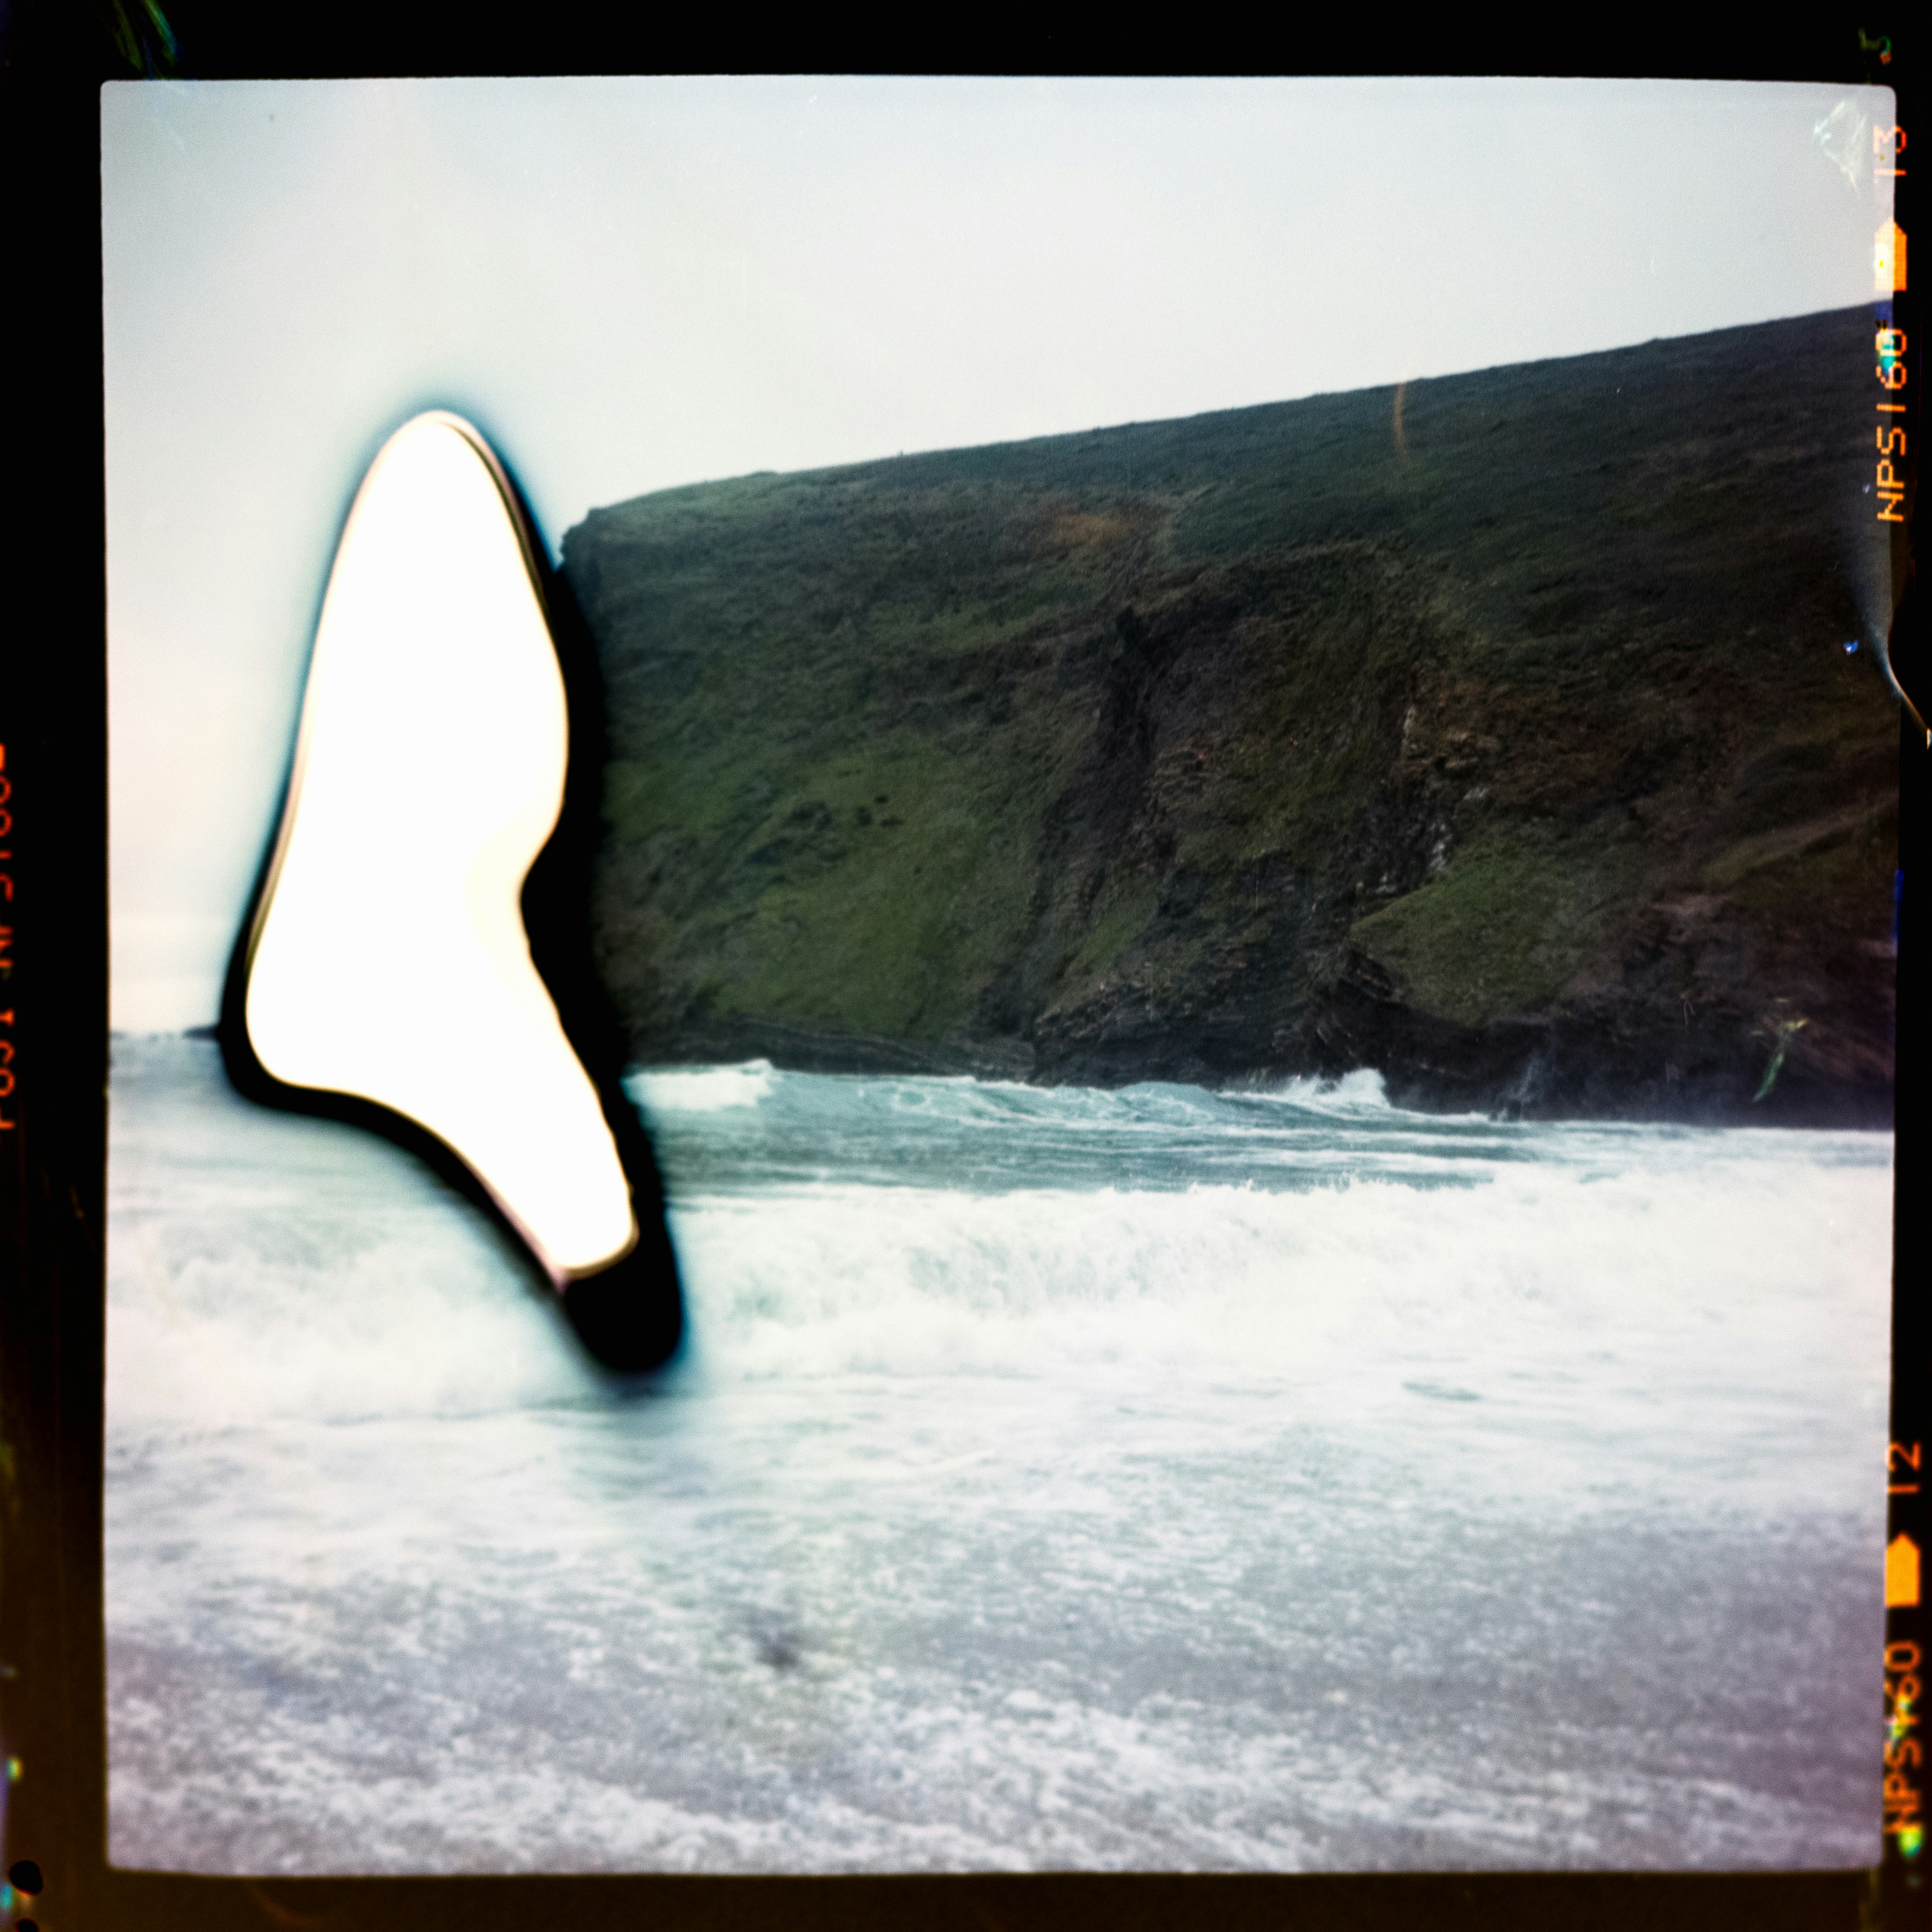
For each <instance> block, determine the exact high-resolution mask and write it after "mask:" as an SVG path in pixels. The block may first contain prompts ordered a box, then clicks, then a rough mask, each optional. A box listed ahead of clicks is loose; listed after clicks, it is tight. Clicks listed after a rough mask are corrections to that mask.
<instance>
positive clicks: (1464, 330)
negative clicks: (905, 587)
mask: <svg viewBox="0 0 1932 1932" xmlns="http://www.w3.org/2000/svg"><path fill="white" fill-rule="evenodd" d="M1891 98H1892V97H1891V95H1889V93H1887V92H1860V91H1857V90H1852V91H1849V92H1848V91H1847V90H1846V89H1842V88H1829V89H1828V88H1818V87H1811V86H1784V85H1777V86H1770V85H1755V84H1751V85H1746V84H1729V83H1687V82H1643V83H1637V82H1598V81H1585V82H1550V81H1500V80H1499V81H1442V80H1417V81H1388V80H1371V81H1349V80H1344V81H1322V82H1313V81H1244V80H1222V81H1184V82H1159V81H1118V80H1097V81H1085V82H1080V81H1064V80H1052V81H1032V82H1028V81H1010V80H962V81H941V80H876V79H860V80H849V79H848V80H792V79H781V80H545V81H529V80H519V81H485V80H449V81H380V82H362V81H351V82H329V81H303V82H286V83H116V84H113V85H110V86H108V87H107V88H106V89H104V90H103V95H102V110H101V112H102V124H101V148H102V192H103V248H104V270H105V278H106V295H105V300H106V368H105V382H106V397H107V508H108V588H109V633H110V645H109V680H110V746H111V751H110V810H111V813H112V827H113V829H112V844H111V850H110V860H111V868H112V873H111V876H112V892H113V927H112V933H113V1003H114V1004H113V1015H114V1024H115V1025H117V1026H119V1027H124V1028H137V1029H138V1028H173V1027H180V1026H187V1025H196V1024H198V1023H199V1022H204V1021H207V1020H209V1019H212V1018H213V1017H214V1011H215V1007H216V1002H217V997H218V992H219V986H220V974H221V971H222V969H223V965H224V964H225V961H226V953H227V950H228V948H229V946H230V944H232V943H233V938H234V934H235V929H236V925H237V923H238V922H239V919H240V916H241V914H242V910H243V907H244V904H245V900H246V898H247V895H248V888H249V886H250V884H251V882H252V880H253V876H254V870H255V868H256V866H257V864H258V862H259V861H260V856H261V852H262V849H263V841H265V839H266V838H267V836H268V835H269V832H270V830H271V829H272V827H271V825H270V823H269V820H270V817H271V815H272V812H273V810H274V805H275V796H276V791H277V788H278V785H279V784H280V781H281V775H282V772H283V769H284V765H285V763H286V762H287V756H288V751H289V747H290V742H291V739H292V736H293V728H294V724H295V719H296V711H297V708H298V706H299V702H300V697H301V685H302V673H303V667H304V664H305V658H306V654H307V652H308V646H309V643H310V641H311V631H312V629H313V626H314V619H315V615H316V611H317V604H318V602H319V599H320V595H321V591H322V588H323V582H324V580H325V578H326V574H327V571H328V568H329V552H330V547H331V545H332V543H333V541H334V539H335V534H336V532H337V529H338V526H339V524H340V522H341V517H342V515H343V514H344V511H345V510H346V508H347V504H348V502H349V499H350V497H351V496H353V493H354V491H355V489H356V484H357V482H358V481H359V478H360V476H361V473H362V469H363V468H364V466H365V465H366V463H368V460H369V458H370V457H371V456H372V455H374V452H375V450H376V449H377V446H379V445H380V443H381V441H382V440H383V437H385V436H386V434H388V433H389V431H391V430H392V429H393V428H395V426H396V425H398V423H399V422H402V421H403V420H404V419H406V418H407V417H408V416H410V415H412V414H413V413H415V412H416V411H417V410H421V409H425V408H428V407H446V408H452V409H455V410H458V411H460V412H461V413H463V414H464V415H466V416H469V418H470V419H472V421H474V422H475V423H477V425H478V427H479V428H481V429H482V430H483V431H484V432H485V434H487V435H488V436H489V437H490V438H491V439H492V440H493V442H494V443H496V446H497V448H498V449H499V451H500V452H501V453H502V455H503V457H504V458H505V460H506V461H507V462H508V464H509V465H510V466H511V469H512V470H513V471H514V472H515V473H516V475H517V478H518V479H519V481H520V482H521V483H522V484H523V487H524V489H525V490H526V493H528V495H529V499H530V502H531V504H532V508H533V509H534V510H535V514H536V515H537V517H538V520H539V522H540V523H541V526H542V529H543V532H544V536H545V538H546V539H547V541H548V542H549V543H550V547H551V549H552V551H553V553H554V552H555V550H556V547H557V545H558V544H559V541H560V539H561V538H562V535H563V532H565V529H568V527H569V526H571V524H572V523H574V522H576V521H577V520H578V519H580V517H582V516H583V513H584V511H586V509H588V508H591V507H592V506H593V505H601V504H605V503H610V502H617V501H619V500H621V499H623V498H625V497H627V496H635V495H637V494H639V493H641V492H643V491H645V490H655V489H661V488H664V487H667V486H669V485H671V484H679V483H685V482H690V481H695V480H698V479H700V478H711V477H719V476H729V475H741V474H742V473H744V472H746V471H748V470H752V469H798V468H805V467H811V466H817V465H820V464H824V463H841V462H847V461H856V460H862V459H865V458H871V457H876V456H879V455H886V454H889V453H891V452H895V451H898V450H916V449H944V448H950V447H956V446H962V445H969V444H974V443H989V442H998V441H1003V440H1008V439H1011V438H1015V437H1029V436H1037V435H1043V434H1051V433H1054V432H1057V431H1067V430H1074V429H1082V428H1090V427H1093V426H1094V425H1102V424H1107V423H1113V422H1128V421H1141V422H1145V421H1149V420H1152V419H1158V418H1161V417H1164V416H1182V415H1188V414H1192V413H1195V412H1197V411H1200V410H1215V409H1225V408H1229V407H1238V406H1240V405H1242V404H1250V403H1261V402H1268V401H1277V400H1280V399H1283V398H1291V397H1295V396H1303V395H1313V394H1316V393H1319V392H1322V391H1328V390H1337V389H1358V388H1363V387H1367V386H1375V385H1379V384H1383V383H1394V382H1397V381H1400V380H1408V379H1413V378H1417V377H1427V376H1433V375H1442V374H1450V373H1451V372H1454V371H1461V370H1467V369H1476V368H1489V367H1493V366H1494V365H1497V364H1500V363H1507V362H1524V361H1529V360H1532V359H1538V358H1541V357H1544V356H1569V355H1576V354H1579V353H1584V352H1586V351H1589V350H1598V349H1607V348H1612V347H1617V346H1619V345H1621V344H1627V343H1632V342H1640V341H1647V340H1649V339H1650V338H1652V337H1656V336H1670V335H1688V334H1691V333H1694V332H1698V331H1700V330H1705V329H1719V328H1724V327H1728V326H1732V325H1734V324H1737V323H1748V322H1758V321H1764V320H1771V319H1773V318H1775V317H1782V316H1792V315H1802V314H1811V313H1814V312H1815V311H1818V310H1820V309H1826V308H1842V307H1846V306H1849V305H1852V304H1853V303H1855V302H1861V301H1863V300H1867V299H1869V298H1870V293H1871V276H1872V269H1871V256H1872V234H1873V228H1874V227H1875V226H1876V222H1877V220H1879V217H1880V216H1881V215H1882V214H1883V213H1884V212H1885V210H1884V209H1882V208H1879V205H1878V204H1877V203H1876V202H1875V201H1874V200H1873V191H1872V189H1871V187H1870V183H1869V177H1868V175H1864V173H1863V172H1861V171H1860V170H1858V169H1857V168H1856V167H1855V166H1850V167H1847V166H1843V165H1841V160H1842V159H1843V157H1847V156H1851V155H1853V154H1854V147H1853V146H1848V145H1847V140H1848V139H1849V137H1851V136H1857V137H1858V138H1861V139H1863V140H1864V144H1865V145H1866V146H1867V148H1868V146H1869V136H1868V134H1864V133H1862V130H1860V129H1858V127H1856V126H1855V123H1857V122H1858V121H1859V120H1860V119H1862V121H1864V122H1866V123H1869V122H1870V121H1873V120H1879V121H1885V120H1888V119H1889V118H1890V114H1891ZM1846 101H1849V104H1850V107H1849V111H1848V112H1846V113H1841V115H1839V116H1838V120H1837V121H1835V122H1832V123H1830V124H1829V126H1828V127H1827V130H1826V133H1825V134H1824V135H1823V137H1822V138H1821V136H1820V124H1821V123H1824V122H1827V121H1828V117H1829V116H1830V115H1832V112H1833V110H1835V108H1838V107H1839V106H1840V104H1841V103H1843V102H1846ZM1835 153H1836V154H1838V156H1839V157H1841V160H1835V158H1834V154H1835ZM1867 165H1868V163H1867ZM1854 173H1858V175H1859V178H1858V180H1857V181H1854V180H1853V178H1852V175H1853V174H1854Z"/></svg>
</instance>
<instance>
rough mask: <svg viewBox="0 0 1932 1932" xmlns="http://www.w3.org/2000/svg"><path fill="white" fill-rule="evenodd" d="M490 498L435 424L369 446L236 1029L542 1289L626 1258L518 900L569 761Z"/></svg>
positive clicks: (583, 1098)
mask: <svg viewBox="0 0 1932 1932" xmlns="http://www.w3.org/2000/svg"><path fill="white" fill-rule="evenodd" d="M525 546H526V537H525V535H524V532H523V524H522V522H521V520H520V517H519V514H518V513H517V510H516V508H515V507H514V498H513V497H512V496H511V492H510V490H509V487H508V483H507V481H506V480H505V478H504V477H503V475H502V472H501V470H500V469H499V467H498V466H497V464H496V459H495V458H494V457H493V455H491V453H490V449H489V448H488V446H487V445H486V444H485V443H484V441H483V440H482V438H481V437H480V436H478V434H477V433H476V432H475V431H474V430H473V429H472V428H470V427H469V425H468V424H466V423H465V422H461V421H460V419H458V418H456V417H455V416H446V415H444V414H442V413H434V414H431V415H428V416H418V417H417V418H416V419H415V420H414V421H413V422H409V423H407V424H405V425H404V427H403V428H401V429H400V430H398V431H397V432H396V434H395V435H394V436H393V437H391V438H390V439H389V441H388V442H387V443H386V444H385V445H384V446H383V449H382V451H381V453H380V455H378V456H377V458H376V460H375V462H374V463H373V464H372V465H371V467H370V470H369V473H368V476H367V477H366V478H365V479H364V481H363V484H362V489H361V490H360V491H359V493H358V494H357V496H356V502H355V506H354V508H353V509H352V510H351V511H350V515H349V522H348V526H347V529H345V530H344V532H343V535H342V542H341V547H339V548H338V550H337V552H336V556H335V568H334V569H333V571H332V572H331V574H330V576H329V592H328V595H327V596H326V598H325V599H324V601H323V610H322V622H321V624H320V627H319V628H318V630H317V634H316V641H315V652H314V657H313V658H312V659H311V663H310V667H309V674H308V692H307V694H306V696H305V699H304V700H303V706H302V732H301V736H300V739H299V742H298V743H297V746H296V760H295V768H294V772H293V778H292V779H291V781H290V790H289V799H288V803H287V807H286V808H285V809H284V814H283V818H282V824H281V832H280V835H279V838H278V844H277V848H276V851H275V856H274V859H273V860H272V864H271V869H270V874H269V884H268V889H267V891H266V892H265V894H264V895H263V901H262V907H261V910H260V913H259V914H258V916H257V921H256V925H255V929H254V934H253V935H252V941H253V944H252V951H251V959H250V962H249V968H248V986H247V993H246V998H245V1007H244V1011H245V1016H246V1020H247V1025H248V1037H249V1040H250V1042H251V1044H252V1046H254V1051H255V1053H256V1055H257V1058H259V1059H260V1061H261V1063H262V1064H263V1067H265V1068H266V1070H268V1071H269V1073H271V1074H272V1075H273V1076H275V1078H276V1079H278V1080H281V1081H283V1082H287V1084H288V1085H290V1086H293V1087H305V1088H321V1089H323V1090H326V1091H331V1092H335V1093H341V1094H356V1095H359V1096H360V1097H362V1098H363V1099H365V1100H374V1101H376V1102H378V1103H380V1104H381V1105H383V1106H386V1107H389V1108H392V1109H394V1110H395V1112H398V1113H400V1114H403V1115H407V1116H408V1118H410V1119H411V1120H413V1121H416V1122H417V1123H418V1124H419V1125H421V1126H422V1127H427V1128H428V1130H430V1132H431V1133H434V1134H435V1135H436V1136H437V1137H438V1138H439V1139H441V1140H442V1141H443V1142H445V1143H446V1145H448V1146H449V1147H450V1148H452V1149H453V1150H454V1151H455V1152H456V1153H457V1154H458V1155H459V1156H460V1157H461V1158H462V1159H463V1160H464V1161H465V1162H466V1163H468V1165H469V1168H470V1169H471V1171H472V1172H473V1173H474V1174H475V1175H476V1177H477V1178H478V1179H479V1180H480V1181H481V1182H482V1183H483V1184H484V1186H485V1187H487V1189H488V1190H489V1191H490V1194H491V1195H492V1196H493V1197H494V1199H496V1202H497V1204H498V1205H499V1206H500V1207H501V1208H502V1211H503V1212H504V1213H505V1215H506V1216H507V1217H508V1218H509V1220H510V1221H511V1223H512V1225H513V1226H515V1227H516V1228H517V1230H518V1231H519V1232H520V1233H521V1234H522V1235H523V1237H524V1238H525V1239H526V1241H528V1242H529V1245H530V1247H531V1248H532V1250H533V1251H534V1252H535V1253H536V1255H537V1256H538V1257H539V1258H540V1259H541V1260H542V1261H543V1262H544V1264H545V1265H546V1266H547V1268H548V1269H549V1271H550V1275H551V1277H552V1279H553V1281H554V1282H555V1283H556V1285H557V1286H559V1288H561V1287H562V1286H564V1285H565V1283H567V1282H568V1281H569V1280H571V1279H572V1278H574V1277H577V1276H580V1275H583V1274H592V1273H594V1272H595V1271H597V1270H598V1269H599V1268H603V1267H605V1266H607V1265H609V1264H610V1262H613V1261H615V1260H616V1259H618V1258H619V1256H622V1254H623V1253H625V1251H626V1250H628V1249H629V1248H630V1247H631V1246H632V1245H633V1244H634V1243H635V1241H636V1240H637V1226H636V1223H635V1222H634V1220H633V1218H632V1216H631V1202H630V1190H629V1187H628V1184H627V1183H626V1181H625V1175H624V1171H623V1167H622V1163H620V1161H619V1158H618V1155H617V1150H616V1145H615V1143H614V1142H613V1140H612V1139H611V1136H610V1129H609V1127H608V1126H607V1124H605V1121H604V1115H603V1110H602V1109H601V1106H600V1105H599V1103H598V1097H597V1094H596V1090H595V1088H594V1087H593V1086H592V1084H591V1082H590V1079H589V1076H588V1075H587V1074H586V1073H585V1072H584V1070H583V1067H582V1065H581V1064H580V1062H579V1061H578V1060H577V1055H576V1054H575V1053H574V1051H573V1050H572V1049H571V1045H570V1043H569V1042H568V1040H567V1039H566V1038H565V1036H564V1032H563V1029H562V1025H561V1024H560V1023H559V1020H558V1018H557V1013H556V1007H555V1006H554V1004H553V1003H552V1001H551V1000H550V995H549V992H547V989H545V987H544V984H543V982H542V981H541V980H540V979H539V978H538V976H537V971H536V968H535V966H534V965H532V963H531V960H530V950H529V940H528V939H527V938H526V935H525V934H524V931H523V915H522V912H521V909H520V904H519V895H520V893H521V892H522V889H523V880H524V877H525V875H526V874H527V873H528V872H529V868H530V864H531V862H532V859H535V856H536V855H537V853H538V851H539V850H541V848H542V846H543V844H544V841H545V839H547V838H548V837H549V835H550V831H551V829H552V828H553V826H555V824H556V820H557V815H558V813H559V810H560V809H561V808H562V799H563V784H564V770H565V764H566V763H567V761H568V756H569V742H568V736H569V733H568V715H567V712H566V710H565V700H564V688H563V678H562V672H561V671H560V670H559V667H558V664H557V659H556V649H555V646H553V643H552V642H551V640H550V628H549V625H548V624H547V622H546V621H545V619H544V611H543V606H542V603H541V598H540V595H539V593H538V588H537V581H536V578H535V574H534V570H533V565H532V558H531V556H530V554H529V551H528V550H526V547H525Z"/></svg>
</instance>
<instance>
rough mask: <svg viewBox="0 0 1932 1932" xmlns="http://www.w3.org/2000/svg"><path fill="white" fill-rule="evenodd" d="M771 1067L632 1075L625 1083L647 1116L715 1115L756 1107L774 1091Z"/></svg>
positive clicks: (755, 1063)
mask: <svg viewBox="0 0 1932 1932" xmlns="http://www.w3.org/2000/svg"><path fill="white" fill-rule="evenodd" d="M625 1085H626V1086H627V1087H628V1088H629V1090H630V1092H631V1097H632V1098H633V1099H634V1100H636V1101H637V1104H638V1105H639V1106H640V1107H642V1108H643V1109H644V1110H645V1112H646V1113H647V1114H715V1113H716V1112H718V1111H719V1110H720V1109H722V1108H726V1107H755V1106H757V1104H758V1103H759V1102H760V1100H763V1098H764V1097H765V1096H766V1094H769V1092H770V1091H772V1063H771V1062H770V1061H769V1060H751V1061H745V1063H744V1064H743V1065H742V1066H738V1067H688V1068H680V1069H676V1070H670V1071H667V1072H650V1071H645V1072H643V1073H633V1074H632V1075H631V1076H630V1078H629V1079H628V1080H627V1081H626V1082H625Z"/></svg>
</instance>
